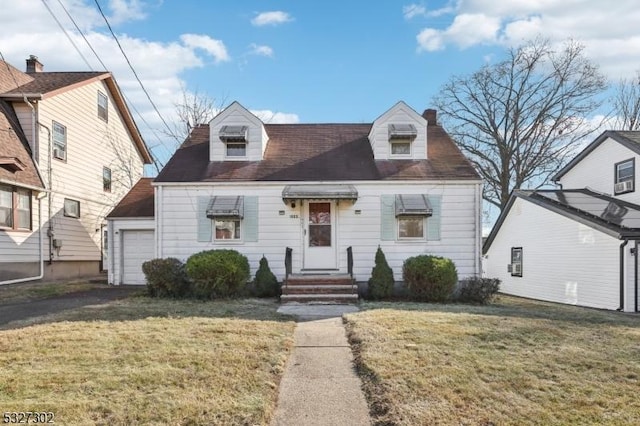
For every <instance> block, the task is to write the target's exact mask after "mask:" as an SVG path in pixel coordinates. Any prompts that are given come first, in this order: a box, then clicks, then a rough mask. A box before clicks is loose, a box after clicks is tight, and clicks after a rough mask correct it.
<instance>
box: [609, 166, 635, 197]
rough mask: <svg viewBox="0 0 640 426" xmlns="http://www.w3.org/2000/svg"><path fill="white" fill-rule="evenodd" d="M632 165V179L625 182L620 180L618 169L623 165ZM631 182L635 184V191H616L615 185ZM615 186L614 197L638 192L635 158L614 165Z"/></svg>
mask: <svg viewBox="0 0 640 426" xmlns="http://www.w3.org/2000/svg"><path fill="white" fill-rule="evenodd" d="M629 162H630V163H631V170H632V175H631V179H625V180H620V179H619V177H618V167H620V166H621V165H623V164H626V163H629ZM627 181H630V182H632V183H633V189H630V190H626V191H616V190H615V185H616V184H618V183H622V182H627ZM613 185H614V190H613V193H614V195H620V194H628V193H630V192H635V190H636V159H635V157H632V158H628V159H626V160H623V161H619V162H617V163H615V164H614V165H613Z"/></svg>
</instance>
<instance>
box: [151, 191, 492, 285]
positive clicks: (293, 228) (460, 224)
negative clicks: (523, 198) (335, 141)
mask: <svg viewBox="0 0 640 426" xmlns="http://www.w3.org/2000/svg"><path fill="white" fill-rule="evenodd" d="M349 183H351V184H354V183H353V182H349ZM284 186H285V184H282V183H273V184H264V183H260V184H255V183H252V184H218V185H211V186H209V185H198V186H188V185H185V186H173V185H172V186H163V187H162V190H161V191H156V196H157V198H159V199H157V200H156V202H157V205H158V208H159V209H161V214H159V215H158V216H157V220H158V223H157V227H158V232H159V238H158V239H159V242H160V243H159V244H160V245H159V253H158V257H177V258H179V259H181V260H186V259H187V258H188V257H189V256H190V255H192V254H193V253H196V252H199V251H202V250H209V249H213V248H235V249H237V250H238V251H240V252H241V253H243V254H244V255H246V256H247V257H248V258H249V262H250V264H251V267H252V271H251V272H252V274H254V273H255V270H256V268H257V266H258V262H259V260H260V258H261V257H262V255H263V254H264V255H265V256H266V257H267V259H268V260H269V264H270V267H271V269H272V271H273V272H274V273H275V274H276V275H277V276H278V278H279V279H282V278H283V276H284V273H285V271H284V255H285V248H286V247H291V248H292V249H293V270H294V272H298V271H300V269H301V268H302V264H303V258H302V256H303V219H304V218H303V217H302V211H303V210H302V206H301V203H300V202H297V203H296V207H295V208H292V207H291V205H285V204H284V203H283V201H282V190H283V188H284ZM354 186H355V187H356V189H357V190H358V194H359V195H358V200H357V202H356V203H355V204H352V203H351V202H349V201H341V202H340V203H339V206H338V207H337V216H336V226H337V229H336V230H337V240H338V241H337V242H338V268H339V269H340V270H341V271H343V272H346V270H347V252H346V249H347V247H349V246H351V247H353V254H354V274H355V277H356V279H357V280H358V281H366V280H368V279H369V277H370V275H371V269H372V268H373V265H374V257H375V251H376V249H377V247H378V245H380V246H381V247H382V248H383V250H384V252H385V254H386V256H387V260H388V261H389V264H390V266H391V267H392V268H393V270H394V274H395V278H396V279H397V280H401V279H402V263H403V261H404V260H405V259H406V258H408V257H410V256H414V255H418V254H425V253H427V254H436V255H441V256H445V257H449V258H451V259H452V260H453V261H454V262H455V264H456V266H457V268H458V274H459V276H460V277H466V276H470V275H474V274H479V273H480V266H479V261H480V259H479V252H478V245H479V239H480V232H479V229H478V228H479V226H478V223H479V212H480V207H479V206H477V205H476V194H477V191H478V184H477V183H457V184H443V183H436V182H434V183H424V182H422V183H415V182H411V183H406V182H405V183H398V182H368V183H355V184H354ZM410 193H426V194H433V195H441V196H442V224H441V227H442V228H441V229H442V232H441V236H442V237H441V239H440V240H439V241H421V242H407V241H381V240H380V229H381V223H380V222H381V207H380V195H381V194H410ZM213 195H254V196H258V197H259V211H260V215H259V238H258V242H255V243H249V242H245V243H236V244H233V243H227V244H225V245H221V244H219V243H215V242H207V243H204V242H197V220H196V211H197V204H198V203H197V199H198V197H203V196H213ZM356 210H359V211H360V214H356ZM280 211H283V212H284V214H283V215H281V214H280Z"/></svg>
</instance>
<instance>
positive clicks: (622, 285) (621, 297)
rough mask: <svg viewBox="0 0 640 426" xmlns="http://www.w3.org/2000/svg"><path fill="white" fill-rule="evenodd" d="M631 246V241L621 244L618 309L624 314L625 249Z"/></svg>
mask: <svg viewBox="0 0 640 426" xmlns="http://www.w3.org/2000/svg"><path fill="white" fill-rule="evenodd" d="M627 244H629V240H624V241H623V242H622V244H620V307H619V308H618V309H617V310H618V311H620V312H624V248H625V247H626V245H627Z"/></svg>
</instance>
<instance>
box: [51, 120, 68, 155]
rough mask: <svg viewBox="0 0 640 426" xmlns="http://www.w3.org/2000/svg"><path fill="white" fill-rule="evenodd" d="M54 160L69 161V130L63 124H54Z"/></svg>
mask: <svg viewBox="0 0 640 426" xmlns="http://www.w3.org/2000/svg"><path fill="white" fill-rule="evenodd" d="M52 128H53V132H52V138H53V158H57V159H58V160H66V159H67V128H66V127H65V126H63V125H62V124H60V123H58V122H56V121H54V122H53V126H52Z"/></svg>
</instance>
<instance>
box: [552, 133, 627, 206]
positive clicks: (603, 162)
mask: <svg viewBox="0 0 640 426" xmlns="http://www.w3.org/2000/svg"><path fill="white" fill-rule="evenodd" d="M631 158H634V159H635V165H636V172H635V173H636V177H635V188H636V191H634V192H630V193H627V194H622V195H619V196H616V198H619V199H621V200H624V201H628V202H631V203H635V204H640V189H638V184H640V179H639V176H640V155H638V154H636V153H635V152H633V151H631V150H630V149H629V148H627V147H625V146H624V145H622V144H620V143H618V142H616V141H614V140H612V139H607V140H605V141H604V142H602V143H601V144H600V145H598V147H597V148H595V149H594V150H593V151H592V152H591V153H589V155H587V156H586V157H584V158H583V159H582V160H581V161H580V162H579V163H578V164H576V165H575V166H574V167H573V168H571V170H569V171H568V172H567V173H566V174H565V175H564V176H562V178H561V179H560V183H561V184H562V187H563V188H564V189H575V188H586V187H588V188H590V189H593V190H595V191H598V192H603V193H606V194H610V195H614V190H613V185H614V183H615V180H614V179H615V168H614V167H615V164H616V163H618V162H620V161H624V160H629V159H631Z"/></svg>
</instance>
